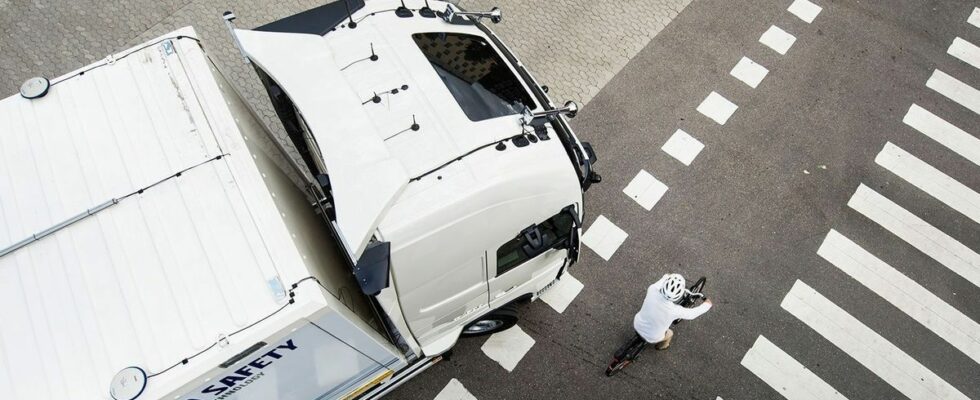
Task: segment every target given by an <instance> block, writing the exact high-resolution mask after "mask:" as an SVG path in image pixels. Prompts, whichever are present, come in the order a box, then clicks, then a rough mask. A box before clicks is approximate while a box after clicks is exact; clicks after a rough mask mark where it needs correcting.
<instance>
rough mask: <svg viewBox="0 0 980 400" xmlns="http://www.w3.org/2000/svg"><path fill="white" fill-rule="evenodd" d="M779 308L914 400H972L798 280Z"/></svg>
mask: <svg viewBox="0 0 980 400" xmlns="http://www.w3.org/2000/svg"><path fill="white" fill-rule="evenodd" d="M780 306H781V307H782V308H783V309H785V310H786V311H789V313H790V314H792V315H793V316H794V317H796V318H797V319H799V320H800V321H802V322H803V323H805V324H807V325H808V326H810V328H812V329H813V330H814V331H816V332H817V333H819V334H820V335H821V336H823V337H824V338H826V339H827V340H829V341H830V342H831V343H833V344H834V345H836V346H837V347H838V348H840V349H841V350H843V351H844V352H845V353H847V355H849V356H851V358H853V359H854V360H856V361H857V362H859V363H861V365H864V367H865V368H867V369H869V370H871V372H873V373H874V374H875V375H878V376H879V377H880V378H881V379H883V380H884V381H885V382H888V384H890V385H892V387H894V388H895V389H897V390H898V391H899V392H901V393H902V394H904V395H905V396H907V397H908V398H910V399H912V400H926V399H928V400H934V399H944V400H954V399H957V400H969V398H968V397H966V395H964V394H963V393H962V392H960V391H959V390H957V389H956V388H954V387H953V386H951V385H950V384H949V383H947V382H946V381H944V380H943V379H942V378H940V377H939V376H938V375H936V374H935V373H933V372H932V371H930V370H929V369H927V368H926V367H924V366H923V365H922V364H920V363H919V362H918V361H915V359H914V358H912V357H910V356H909V355H908V354H906V353H905V352H903V351H902V350H901V349H899V348H898V347H896V346H895V345H894V344H892V343H891V342H889V341H888V340H887V339H885V338H884V337H882V336H881V335H879V334H877V333H875V331H873V330H871V328H868V327H867V325H864V324H863V323H861V321H858V320H857V319H856V318H854V317H853V316H851V315H850V314H848V313H847V311H844V310H843V309H842V308H840V307H838V306H837V305H836V304H834V303H833V302H831V301H830V300H828V299H827V298H826V297H824V296H823V295H821V294H820V293H817V291H816V290H813V288H811V287H810V286H808V285H807V284H805V283H803V282H802V281H799V280H797V281H796V283H795V284H794V285H793V288H792V289H790V291H789V293H787V294H786V298H784V299H783V302H782V303H781V304H780Z"/></svg>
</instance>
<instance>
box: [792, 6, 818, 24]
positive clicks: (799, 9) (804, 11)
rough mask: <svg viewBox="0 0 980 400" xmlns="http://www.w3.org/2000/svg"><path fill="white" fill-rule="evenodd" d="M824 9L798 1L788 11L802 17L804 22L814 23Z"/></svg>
mask: <svg viewBox="0 0 980 400" xmlns="http://www.w3.org/2000/svg"><path fill="white" fill-rule="evenodd" d="M822 10H823V8H820V6H818V5H816V4H813V3H811V2H809V1H807V0H796V1H794V2H793V4H790V5H789V8H788V9H787V10H786V11H789V12H790V13H792V14H793V15H795V16H797V17H800V19H802V20H803V22H806V23H808V24H809V23H812V22H813V20H814V19H816V18H817V14H820V11H822Z"/></svg>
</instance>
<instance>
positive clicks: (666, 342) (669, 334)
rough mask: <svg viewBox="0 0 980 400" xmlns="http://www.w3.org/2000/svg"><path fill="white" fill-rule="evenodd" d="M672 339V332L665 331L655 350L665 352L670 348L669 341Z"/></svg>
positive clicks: (669, 330) (671, 330)
mask: <svg viewBox="0 0 980 400" xmlns="http://www.w3.org/2000/svg"><path fill="white" fill-rule="evenodd" d="M673 339H674V330H673V329H667V333H665V334H664V340H661V341H659V342H657V346H656V349H657V350H667V348H668V347H670V341H671V340H673Z"/></svg>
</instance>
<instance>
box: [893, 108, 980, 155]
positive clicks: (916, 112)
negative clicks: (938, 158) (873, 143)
mask: <svg viewBox="0 0 980 400" xmlns="http://www.w3.org/2000/svg"><path fill="white" fill-rule="evenodd" d="M902 122H904V123H905V124H906V125H908V126H911V127H913V128H915V129H916V130H918V131H919V132H922V134H924V135H926V136H928V137H930V138H932V139H933V140H935V141H937V142H939V143H940V144H942V145H943V146H946V147H948V148H949V149H950V150H953V151H954V152H956V154H959V155H961V156H963V157H965V158H966V159H967V160H970V161H973V163H974V164H977V165H980V139H977V138H976V137H974V136H973V135H971V134H969V133H967V132H966V131H964V130H962V129H960V128H958V127H957V126H956V125H953V124H951V123H949V122H946V120H944V119H942V118H939V117H938V116H936V114H933V113H931V112H929V111H928V110H926V109H924V108H922V107H920V106H919V105H918V104H912V107H909V112H908V113H906V114H905V118H903V119H902Z"/></svg>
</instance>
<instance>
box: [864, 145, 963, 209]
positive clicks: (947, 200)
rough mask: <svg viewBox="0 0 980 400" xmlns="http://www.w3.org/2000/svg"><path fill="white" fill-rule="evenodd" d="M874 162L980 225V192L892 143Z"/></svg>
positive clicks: (886, 146)
mask: <svg viewBox="0 0 980 400" xmlns="http://www.w3.org/2000/svg"><path fill="white" fill-rule="evenodd" d="M875 162H876V163H878V165H880V166H882V167H884V168H885V169H887V170H889V171H891V172H892V173H894V174H895V175H898V176H899V177H900V178H902V179H905V180H906V181H908V182H909V183H911V184H913V185H915V186H916V187H918V188H919V189H922V190H923V191H925V192H926V193H928V194H929V195H931V196H932V197H935V198H936V199H937V200H939V201H941V202H943V203H944V204H946V205H948V206H950V207H952V208H953V209H954V210H956V211H958V212H960V213H963V215H966V216H967V217H969V218H970V219H972V220H973V221H975V222H977V223H980V193H977V192H974V191H973V190H972V189H970V188H969V187H967V186H966V185H964V184H962V183H960V182H958V181H957V180H955V179H953V178H951V177H950V176H949V175H946V174H944V173H942V171H940V170H938V169H936V168H934V167H933V166H931V165H929V164H927V163H926V162H925V161H922V160H920V159H918V158H917V157H915V156H913V155H912V154H911V153H909V152H907V151H905V150H902V148H900V147H898V146H896V145H894V144H892V143H891V142H888V143H885V148H884V149H882V150H881V152H880V153H878V156H877V157H875Z"/></svg>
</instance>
